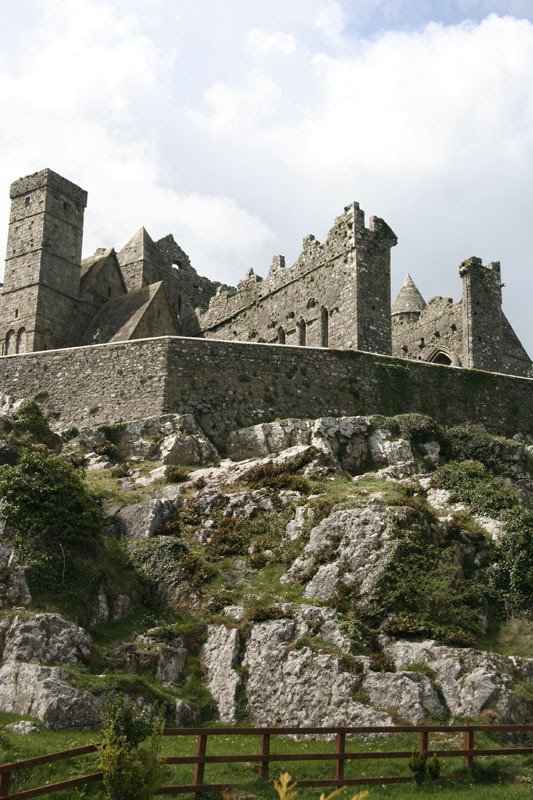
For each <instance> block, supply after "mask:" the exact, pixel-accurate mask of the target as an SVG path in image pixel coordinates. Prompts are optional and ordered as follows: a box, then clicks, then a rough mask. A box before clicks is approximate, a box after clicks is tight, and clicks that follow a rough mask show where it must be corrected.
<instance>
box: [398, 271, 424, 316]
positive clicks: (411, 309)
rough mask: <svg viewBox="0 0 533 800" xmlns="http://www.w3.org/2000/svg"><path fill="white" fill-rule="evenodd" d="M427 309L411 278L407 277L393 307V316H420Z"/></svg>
mask: <svg viewBox="0 0 533 800" xmlns="http://www.w3.org/2000/svg"><path fill="white" fill-rule="evenodd" d="M425 307H426V301H425V300H424V298H423V297H422V295H421V294H420V292H419V291H418V289H417V288H416V285H415V282H414V281H413V279H412V278H411V276H410V275H407V276H406V278H405V280H404V282H403V283H402V286H401V289H400V291H399V292H398V296H397V298H396V300H395V301H394V305H393V306H392V314H393V315H394V314H419V313H420V312H421V311H423V310H424V309H425Z"/></svg>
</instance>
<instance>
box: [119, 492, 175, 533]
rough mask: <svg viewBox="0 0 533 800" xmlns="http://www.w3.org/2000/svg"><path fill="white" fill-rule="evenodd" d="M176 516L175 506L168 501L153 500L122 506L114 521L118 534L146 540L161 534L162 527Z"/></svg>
mask: <svg viewBox="0 0 533 800" xmlns="http://www.w3.org/2000/svg"><path fill="white" fill-rule="evenodd" d="M175 514H176V505H175V504H174V503H171V502H170V500H160V499H159V498H154V499H153V500H147V501H146V502H144V503H134V504H133V505H130V506H124V508H121V509H120V511H119V512H118V513H117V514H116V515H115V517H114V521H115V523H116V526H117V528H118V530H119V531H120V533H122V534H124V535H125V536H127V537H128V538H130V539H147V538H148V537H150V536H157V534H159V533H161V531H162V529H163V527H164V525H165V523H166V522H168V520H169V519H171V518H172V516H174V515H175Z"/></svg>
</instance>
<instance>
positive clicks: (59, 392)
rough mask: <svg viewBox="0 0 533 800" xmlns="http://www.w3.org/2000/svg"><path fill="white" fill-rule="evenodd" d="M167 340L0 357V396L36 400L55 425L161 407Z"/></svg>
mask: <svg viewBox="0 0 533 800" xmlns="http://www.w3.org/2000/svg"><path fill="white" fill-rule="evenodd" d="M167 352H168V339H137V340H134V341H131V342H120V343H119V344H105V345H93V346H91V347H76V348H69V349H65V350H52V351H48V352H46V353H25V354H24V355H20V356H7V357H4V358H0V392H3V393H4V394H9V395H12V396H13V397H15V398H22V397H35V396H37V398H38V400H39V401H40V402H42V403H43V404H44V405H45V406H46V407H47V408H48V409H49V410H51V411H53V412H55V413H56V414H58V416H57V418H56V419H55V421H54V423H53V424H54V426H55V427H56V428H58V429H61V428H65V427H68V426H69V425H83V424H85V425H86V424H89V425H91V424H99V423H102V422H107V421H118V420H120V419H136V418H139V417H144V416H148V415H150V414H157V413H158V412H160V411H161V410H162V408H163V398H164V385H165V375H166V366H167Z"/></svg>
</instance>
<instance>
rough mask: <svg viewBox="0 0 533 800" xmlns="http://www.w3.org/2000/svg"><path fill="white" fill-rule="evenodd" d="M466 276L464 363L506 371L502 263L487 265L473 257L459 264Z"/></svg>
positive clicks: (462, 275)
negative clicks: (504, 359)
mask: <svg viewBox="0 0 533 800" xmlns="http://www.w3.org/2000/svg"><path fill="white" fill-rule="evenodd" d="M459 274H460V276H461V278H462V279H463V331H464V355H463V366H465V367H470V368H471V369H484V370H489V371H490V372H502V371H505V370H504V369H503V359H502V322H503V315H502V283H501V270H500V262H499V261H492V262H491V263H490V264H488V265H487V266H484V265H483V263H482V261H481V259H480V258H477V257H476V256H473V257H472V258H468V259H467V260H466V261H463V263H462V264H461V266H460V267H459Z"/></svg>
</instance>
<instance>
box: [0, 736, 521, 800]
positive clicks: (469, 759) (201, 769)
mask: <svg viewBox="0 0 533 800" xmlns="http://www.w3.org/2000/svg"><path fill="white" fill-rule="evenodd" d="M478 732H483V733H490V734H494V733H502V734H515V736H518V735H524V734H528V733H529V734H530V733H532V732H533V725H395V726H383V725H381V726H368V725H366V726H359V727H322V728H318V727H317V728H315V727H280V728H167V729H165V731H164V732H163V735H164V736H180V737H183V736H188V737H195V738H196V754H195V755H192V756H168V757H167V758H165V759H164V761H165V762H166V763H167V764H169V765H175V764H181V765H187V764H189V765H191V767H193V774H192V782H191V783H188V784H179V785H176V786H162V787H160V788H159V790H158V792H157V793H158V794H159V795H164V794H198V793H200V792H207V791H222V790H225V789H228V788H229V784H227V783H226V784H224V783H206V782H205V768H206V766H207V765H209V764H257V766H258V774H259V777H260V778H262V779H263V780H267V779H268V777H269V768H270V765H271V764H280V765H281V768H282V767H283V762H288V761H290V762H306V761H326V762H332V767H333V769H332V777H331V778H330V779H325V780H298V786H299V787H302V788H304V787H319V786H320V787H322V786H333V787H334V786H357V785H372V784H385V783H409V782H412V781H413V780H414V778H413V777H412V776H410V775H406V774H405V772H404V774H403V775H396V776H390V775H386V776H380V777H359V778H347V777H345V775H344V768H345V765H346V763H347V762H348V761H365V760H374V759H387V760H396V759H398V760H400V759H404V760H405V759H409V758H410V757H411V754H412V749H411V750H393V751H390V750H377V751H363V752H360V751H359V752H354V751H351V750H350V749H347V748H346V745H347V737H355V736H358V735H379V734H396V733H413V734H417V737H418V739H417V740H416V739H415V740H413V748H418V749H419V750H420V751H421V752H422V753H424V754H426V755H427V754H428V753H431V754H433V753H435V754H436V755H437V757H439V758H443V757H445V758H461V759H463V761H464V765H465V767H466V769H467V770H468V772H469V773H472V772H473V768H474V758H475V757H476V756H510V755H529V756H531V755H533V744H532V745H531V746H529V747H524V746H522V747H515V746H501V747H491V748H475V746H474V743H475V738H474V737H475V734H476V733H478ZM432 733H445V734H447V735H452V734H462V735H463V747H462V748H457V749H448V750H442V749H438V748H434V747H432V746H431V742H430V736H431V734H432ZM214 736H257V737H258V748H257V751H256V752H254V753H248V754H246V755H209V754H208V741H209V738H210V737H214ZM275 736H313V737H315V738H317V737H320V736H323V737H326V736H327V737H335V745H336V746H335V752H329V753H324V752H322V753H314V752H313V753H301V752H300V753H296V752H295V753H272V752H271V748H270V745H271V741H272V738H273V737H275ZM349 741H350V740H349V739H348V743H349ZM96 749H97V748H96V746H95V745H85V746H84V747H76V748H74V749H72V750H63V751H62V752H60V753H49V754H47V755H42V756H37V757H36V758H28V759H25V760H24V761H14V762H13V763H11V764H3V765H1V766H0V798H2V800H24V799H25V798H31V797H41V796H43V795H47V794H52V793H53V792H59V791H62V790H65V789H71V788H73V787H76V786H83V785H85V784H89V783H97V782H100V781H101V780H102V773H101V772H93V773H91V774H88V775H81V776H79V777H77V778H71V779H69V780H64V781H60V782H58V783H49V784H47V785H46V786H39V787H35V788H33V789H25V790H23V791H16V792H15V793H14V794H12V793H10V786H11V779H12V776H13V775H14V774H15V773H16V772H18V771H19V770H22V769H29V768H31V767H35V766H38V765H39V764H49V763H51V762H54V761H61V760H64V759H71V758H76V757H78V756H82V755H86V754H88V753H94V752H96ZM442 779H443V780H446V779H447V778H446V777H445V776H444V777H443V778H442Z"/></svg>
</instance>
